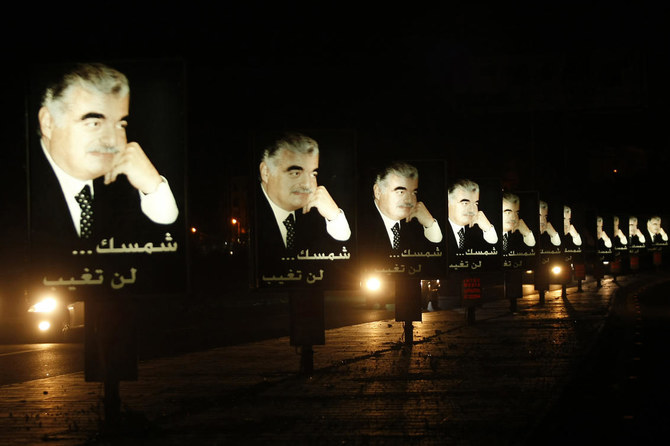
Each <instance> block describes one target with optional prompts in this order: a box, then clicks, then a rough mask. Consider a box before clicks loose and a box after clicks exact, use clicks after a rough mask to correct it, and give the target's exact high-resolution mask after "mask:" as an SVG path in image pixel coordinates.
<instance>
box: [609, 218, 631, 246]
mask: <svg viewBox="0 0 670 446" xmlns="http://www.w3.org/2000/svg"><path fill="white" fill-rule="evenodd" d="M619 222H620V219H619V216H617V215H615V216H614V217H612V225H613V229H612V233H613V234H614V235H613V236H612V238H613V245H614V248H615V249H616V250H619V251H620V250H622V249H625V248H626V247H627V246H628V237H626V234H624V232H623V230H622V229H621V228H620V227H619Z"/></svg>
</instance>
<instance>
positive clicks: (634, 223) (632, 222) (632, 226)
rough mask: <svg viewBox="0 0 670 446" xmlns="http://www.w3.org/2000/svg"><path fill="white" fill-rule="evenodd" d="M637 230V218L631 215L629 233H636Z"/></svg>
mask: <svg viewBox="0 0 670 446" xmlns="http://www.w3.org/2000/svg"><path fill="white" fill-rule="evenodd" d="M636 232H637V218H635V217H631V218H629V219H628V233H629V234H635V233H636Z"/></svg>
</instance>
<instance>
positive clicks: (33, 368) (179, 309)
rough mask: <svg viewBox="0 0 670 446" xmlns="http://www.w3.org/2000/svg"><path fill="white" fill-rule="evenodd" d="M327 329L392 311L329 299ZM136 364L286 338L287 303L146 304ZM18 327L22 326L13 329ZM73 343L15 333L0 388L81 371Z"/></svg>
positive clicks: (79, 350)
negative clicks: (50, 340)
mask: <svg viewBox="0 0 670 446" xmlns="http://www.w3.org/2000/svg"><path fill="white" fill-rule="evenodd" d="M324 307H325V308H324V324H325V328H326V329H329V328H336V327H341V326H346V325H354V324H360V323H364V322H371V321H376V320H381V319H391V318H393V317H394V308H393V306H376V307H370V306H367V305H365V303H364V302H363V301H362V300H361V299H354V300H352V299H349V298H338V297H334V298H327V299H325V304H324ZM138 314H139V316H138V321H140V323H139V325H140V326H139V327H138V331H139V346H138V350H139V357H140V360H142V359H148V358H156V357H163V356H173V355H178V354H181V353H186V352H192V351H201V350H206V349H209V348H214V347H220V346H225V345H235V344H240V343H245V342H252V341H258V340H262V339H270V338H277V337H281V336H287V335H288V334H289V330H290V313H289V306H288V303H287V302H286V301H284V300H281V299H279V300H276V301H270V302H266V303H264V304H258V305H244V306H239V307H231V306H227V305H226V304H225V303H221V302H213V301H207V302H200V303H198V304H194V305H181V304H173V305H164V306H161V308H157V306H156V305H148V306H144V307H143V308H140V309H139V310H138ZM17 325H20V324H17ZM74 338H75V340H77V341H78V342H72V343H38V342H35V339H36V337H35V335H33V336H31V335H30V333H27V332H25V331H23V330H21V329H17V330H16V332H15V336H11V335H8V334H7V333H5V336H4V338H3V340H4V342H5V343H3V344H0V385H4V384H11V383H17V382H23V381H28V380H33V379H40V378H46V377H50V376H57V375H61V374H66V373H73V372H79V371H82V370H84V344H83V333H77V335H76V336H75V337H74Z"/></svg>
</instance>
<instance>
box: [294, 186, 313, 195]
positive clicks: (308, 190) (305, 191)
mask: <svg viewBox="0 0 670 446" xmlns="http://www.w3.org/2000/svg"><path fill="white" fill-rule="evenodd" d="M291 192H293V193H297V194H311V193H313V192H314V189H312V188H311V187H296V188H295V189H293V190H292V191H291Z"/></svg>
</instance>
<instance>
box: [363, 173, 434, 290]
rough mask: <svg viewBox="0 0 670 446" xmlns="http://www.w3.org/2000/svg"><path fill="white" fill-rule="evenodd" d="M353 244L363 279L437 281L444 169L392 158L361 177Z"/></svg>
mask: <svg viewBox="0 0 670 446" xmlns="http://www.w3.org/2000/svg"><path fill="white" fill-rule="evenodd" d="M361 177H362V181H361V187H360V191H359V200H358V221H357V231H356V236H357V241H358V250H359V254H360V262H359V266H358V268H359V270H360V273H361V274H362V275H365V274H368V273H381V274H385V275H386V276H388V277H391V278H396V279H436V278H439V277H441V276H443V275H444V265H445V258H446V256H445V249H444V236H445V232H444V231H445V222H444V216H445V201H444V187H445V165H444V162H443V161H439V160H391V161H387V162H380V163H378V164H375V165H373V166H366V167H365V168H364V169H363V174H362V175H361Z"/></svg>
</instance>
